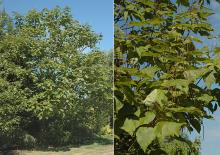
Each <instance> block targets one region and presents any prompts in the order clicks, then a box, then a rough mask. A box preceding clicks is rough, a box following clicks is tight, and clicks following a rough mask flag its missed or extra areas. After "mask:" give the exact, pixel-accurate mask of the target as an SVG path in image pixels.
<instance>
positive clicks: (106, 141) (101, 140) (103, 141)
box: [35, 135, 113, 152]
mask: <svg viewBox="0 0 220 155" xmlns="http://www.w3.org/2000/svg"><path fill="white" fill-rule="evenodd" d="M91 144H98V145H111V144H112V145H113V136H111V135H107V136H95V137H94V138H92V139H90V140H87V141H84V142H83V143H81V144H74V145H67V146H62V147H47V148H37V149H35V150H36V151H47V152H48V151H52V152H59V151H70V149H71V148H80V147H81V146H85V145H91Z"/></svg>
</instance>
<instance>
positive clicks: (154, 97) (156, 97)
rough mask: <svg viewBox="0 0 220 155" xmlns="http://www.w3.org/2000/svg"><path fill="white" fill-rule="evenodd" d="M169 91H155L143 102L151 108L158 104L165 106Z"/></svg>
mask: <svg viewBox="0 0 220 155" xmlns="http://www.w3.org/2000/svg"><path fill="white" fill-rule="evenodd" d="M166 93H167V91H166V90H160V89H154V90H153V91H152V92H151V93H150V94H149V95H148V96H147V97H146V98H145V100H144V101H143V103H144V104H146V105H148V106H151V105H153V104H154V103H158V104H159V105H160V106H163V104H164V103H165V102H167V100H168V99H167V96H166Z"/></svg>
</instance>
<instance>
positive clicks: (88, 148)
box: [20, 144, 114, 155]
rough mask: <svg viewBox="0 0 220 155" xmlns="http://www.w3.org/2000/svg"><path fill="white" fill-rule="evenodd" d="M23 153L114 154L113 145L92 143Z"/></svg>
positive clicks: (23, 154)
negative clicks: (64, 148)
mask: <svg viewBox="0 0 220 155" xmlns="http://www.w3.org/2000/svg"><path fill="white" fill-rule="evenodd" d="M20 154H21V155H113V154H114V151H113V145H109V144H108V145H101V144H92V145H84V146H81V147H78V148H70V150H68V151H57V152H55V151H22V152H21V153H20Z"/></svg>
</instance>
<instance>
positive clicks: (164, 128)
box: [155, 121, 184, 140]
mask: <svg viewBox="0 0 220 155" xmlns="http://www.w3.org/2000/svg"><path fill="white" fill-rule="evenodd" d="M183 125H184V123H176V122H169V121H162V122H159V123H157V125H156V127H155V134H156V135H157V137H158V138H159V139H160V140H163V139H164V138H165V137H167V136H179V135H180V129H181V127H182V126H183Z"/></svg>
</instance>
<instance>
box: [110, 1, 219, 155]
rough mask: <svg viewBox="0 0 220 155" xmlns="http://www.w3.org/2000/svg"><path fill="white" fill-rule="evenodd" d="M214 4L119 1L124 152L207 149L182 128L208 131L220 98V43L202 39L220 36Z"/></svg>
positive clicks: (118, 88) (118, 144) (118, 107)
mask: <svg viewBox="0 0 220 155" xmlns="http://www.w3.org/2000/svg"><path fill="white" fill-rule="evenodd" d="M209 4H210V1H203V0H192V1H188V0H184V1H183V0H177V1H169V0H159V1H158V0H155V1H153V0H152V1H151V0H148V1H144V0H118V1H115V23H116V26H115V44H114V45H115V61H114V62H115V79H114V80H115V89H114V92H115V93H114V94H115V125H114V126H115V152H116V153H118V154H120V153H122V154H123V153H130V154H157V155H158V154H199V147H198V146H199V143H198V142H196V141H195V142H194V143H192V142H190V141H189V140H188V139H187V138H186V137H184V136H182V133H183V130H186V131H189V132H193V131H197V132H198V133H200V132H201V127H202V126H203V119H204V118H207V119H210V118H212V116H211V113H213V112H214V111H215V110H217V107H218V104H219V95H218V94H219V92H220V89H219V88H218V87H217V88H214V87H213V84H219V69H220V64H219V55H218V54H217V53H218V52H219V48H214V50H211V49H209V48H208V47H207V46H204V45H205V44H204V43H203V42H202V41H201V38H205V39H212V38H214V37H215V36H212V35H211V32H213V28H212V25H211V24H210V23H209V22H208V20H207V19H208V17H209V16H210V15H212V14H213V12H212V11H211V10H210V9H209V8H207V6H209ZM198 44H200V45H201V46H203V47H202V48H198V47H197V46H196V45H198ZM170 143H172V144H171V145H172V146H174V145H175V148H176V149H174V152H173V153H171V152H170V148H168V147H167V146H168V145H169V144H170ZM184 146H185V147H184ZM195 146H196V147H195ZM184 150H185V151H184Z"/></svg>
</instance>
